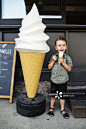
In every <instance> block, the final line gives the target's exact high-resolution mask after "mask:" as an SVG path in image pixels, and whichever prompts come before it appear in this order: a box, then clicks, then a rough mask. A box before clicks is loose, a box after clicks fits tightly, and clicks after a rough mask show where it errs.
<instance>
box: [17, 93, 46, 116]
mask: <svg viewBox="0 0 86 129" xmlns="http://www.w3.org/2000/svg"><path fill="white" fill-rule="evenodd" d="M45 107H46V98H45V96H44V95H42V94H40V93H37V94H36V97H35V98H32V99H31V98H28V97H27V94H21V95H19V96H18V98H17V101H16V110H17V112H18V113H19V114H20V115H22V116H26V117H34V116H39V115H41V114H42V113H44V112H45Z"/></svg>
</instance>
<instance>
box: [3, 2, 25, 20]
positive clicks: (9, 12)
mask: <svg viewBox="0 0 86 129" xmlns="http://www.w3.org/2000/svg"><path fill="white" fill-rule="evenodd" d="M1 5H2V19H14V18H15V19H16V18H24V17H25V16H26V9H25V2H24V0H2V1H1Z"/></svg>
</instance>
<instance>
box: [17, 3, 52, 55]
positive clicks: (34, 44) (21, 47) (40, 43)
mask: <svg viewBox="0 0 86 129" xmlns="http://www.w3.org/2000/svg"><path fill="white" fill-rule="evenodd" d="M45 28H46V25H44V24H43V23H42V18H41V17H40V15H39V12H38V9H37V7H36V4H35V3H34V4H33V7H32V9H31V11H30V12H29V13H28V14H27V15H26V17H25V18H24V19H23V20H22V26H21V28H20V29H19V31H20V33H19V34H18V35H19V38H16V39H15V42H16V47H15V48H16V50H17V51H19V52H36V53H46V52H48V51H49V50H50V47H49V46H48V45H47V43H46V41H47V40H48V39H49V36H48V35H46V34H45V33H44V30H45Z"/></svg>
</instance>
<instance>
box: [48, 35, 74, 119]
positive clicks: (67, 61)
mask: <svg viewBox="0 0 86 129" xmlns="http://www.w3.org/2000/svg"><path fill="white" fill-rule="evenodd" d="M55 49H56V50H57V51H58V53H57V54H56V55H55V54H54V55H53V56H52V57H51V59H50V61H49V64H48V69H52V71H51V93H52V94H53V93H54V94H55V93H56V92H57V91H58V92H62V93H64V92H66V90H67V81H68V80H69V77H68V72H70V71H71V69H72V67H73V64H72V60H71V58H70V56H68V55H66V54H65V51H66V49H67V41H66V39H65V38H64V37H62V36H59V37H58V38H57V39H56V41H55ZM60 51H62V52H63V58H62V57H59V56H58V54H59V52H60ZM59 62H60V64H59ZM55 99H56V98H55V96H51V102H50V108H49V112H48V115H50V116H54V112H53V111H54V103H55ZM60 105H61V113H62V115H63V117H64V118H66V119H67V118H69V115H68V114H67V112H66V111H65V99H64V98H60Z"/></svg>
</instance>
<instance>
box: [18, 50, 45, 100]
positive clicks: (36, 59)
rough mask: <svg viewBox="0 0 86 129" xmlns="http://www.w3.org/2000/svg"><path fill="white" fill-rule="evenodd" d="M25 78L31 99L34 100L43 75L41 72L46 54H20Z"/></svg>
mask: <svg viewBox="0 0 86 129" xmlns="http://www.w3.org/2000/svg"><path fill="white" fill-rule="evenodd" d="M19 54H20V59H21V64H22V70H23V76H24V81H25V86H26V91H27V96H28V97H29V98H34V97H35V95H36V92H37V87H38V83H39V79H40V75H41V70H42V66H43V62H44V58H45V53H26V52H19Z"/></svg>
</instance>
